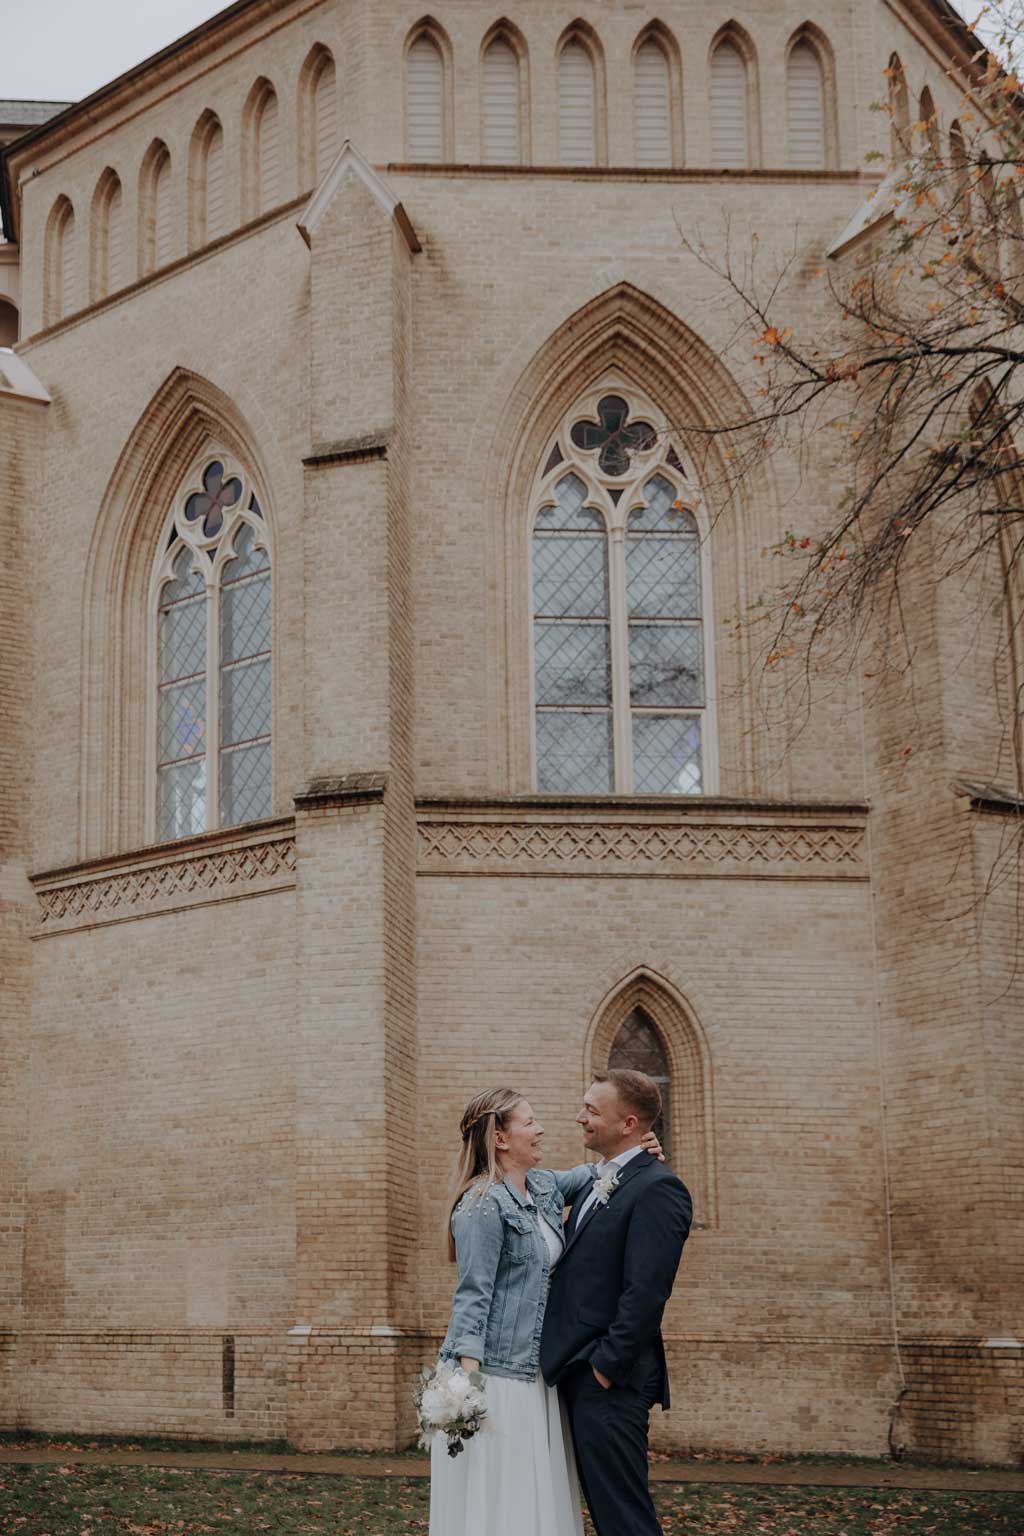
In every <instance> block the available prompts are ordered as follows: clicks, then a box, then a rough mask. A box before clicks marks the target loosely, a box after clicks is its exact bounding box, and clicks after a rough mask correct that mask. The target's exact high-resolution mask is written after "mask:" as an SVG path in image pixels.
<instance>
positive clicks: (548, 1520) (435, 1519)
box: [430, 1374, 583, 1536]
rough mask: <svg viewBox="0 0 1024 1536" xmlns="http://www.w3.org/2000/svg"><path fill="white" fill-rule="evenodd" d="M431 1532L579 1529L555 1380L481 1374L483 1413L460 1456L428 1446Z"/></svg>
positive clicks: (478, 1534)
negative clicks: (551, 1382) (547, 1382)
mask: <svg viewBox="0 0 1024 1536" xmlns="http://www.w3.org/2000/svg"><path fill="white" fill-rule="evenodd" d="M430 1536H583V1516H582V1513H581V1511H580V1490H579V1481H578V1479H577V1476H576V1462H575V1459H574V1457H573V1451H572V1435H571V1431H570V1429H569V1420H568V1416H567V1414H566V1412H565V1409H564V1408H563V1407H562V1405H561V1403H560V1401H559V1397H558V1388H557V1387H548V1386H545V1384H544V1378H543V1377H542V1376H541V1375H540V1374H538V1375H537V1376H536V1377H535V1378H534V1380H533V1381H514V1380H512V1379H511V1378H509V1377H506V1376H488V1377H487V1418H486V1420H485V1421H484V1426H483V1428H482V1429H481V1430H480V1431H479V1433H478V1434H476V1435H474V1436H473V1438H472V1440H470V1441H468V1442H467V1444H466V1445H465V1447H464V1449H463V1450H462V1451H461V1452H460V1454H459V1455H458V1456H449V1455H448V1441H447V1438H446V1436H445V1435H444V1434H443V1433H440V1432H439V1433H438V1434H436V1435H435V1436H434V1439H433V1443H432V1444H431V1447H430Z"/></svg>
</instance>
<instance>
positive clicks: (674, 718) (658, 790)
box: [633, 712, 703, 795]
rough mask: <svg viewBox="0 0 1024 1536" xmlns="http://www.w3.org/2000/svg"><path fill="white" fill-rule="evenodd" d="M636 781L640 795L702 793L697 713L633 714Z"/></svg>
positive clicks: (699, 730)
mask: <svg viewBox="0 0 1024 1536" xmlns="http://www.w3.org/2000/svg"><path fill="white" fill-rule="evenodd" d="M633 784H634V788H635V790H636V792H637V794H640V795H699V794H701V793H702V785H703V772H702V766H701V725H700V717H699V716H697V715H648V714H642V713H639V712H635V713H634V715H633Z"/></svg>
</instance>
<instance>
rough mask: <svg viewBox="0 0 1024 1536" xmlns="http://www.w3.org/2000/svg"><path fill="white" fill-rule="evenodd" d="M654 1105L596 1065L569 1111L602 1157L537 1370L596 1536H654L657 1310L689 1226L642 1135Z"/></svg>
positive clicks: (575, 1226)
mask: <svg viewBox="0 0 1024 1536" xmlns="http://www.w3.org/2000/svg"><path fill="white" fill-rule="evenodd" d="M660 1112H661V1094H660V1093H659V1092H658V1086H657V1084H656V1083H654V1082H652V1081H651V1079H650V1078H649V1077H646V1076H645V1075H644V1073H642V1072H625V1071H610V1072H599V1073H598V1074H597V1075H596V1077H595V1080H594V1083H593V1085H592V1086H591V1087H590V1088H589V1089H588V1091H587V1095H586V1098H585V1099H584V1101H583V1108H582V1109H581V1110H580V1112H579V1114H578V1115H577V1116H576V1121H577V1124H578V1125H580V1126H582V1127H583V1141H584V1144H585V1145H586V1146H587V1147H588V1148H589V1149H590V1150H591V1151H593V1152H599V1153H600V1154H601V1158H602V1161H601V1162H600V1164H599V1165H598V1168H597V1171H596V1176H595V1179H594V1183H593V1184H592V1185H590V1186H589V1187H588V1188H586V1189H584V1190H583V1192H582V1193H581V1194H580V1195H578V1196H577V1198H576V1200H575V1202H574V1203H573V1207H572V1210H571V1212H570V1214H569V1220H568V1222H567V1224H566V1229H565V1237H566V1242H565V1250H564V1252H563V1254H562V1257H561V1259H560V1261H559V1263H558V1267H557V1269H556V1270H555V1272H554V1276H553V1278H552V1282H551V1293H550V1295H549V1297H548V1304H547V1312H546V1314H545V1318H544V1332H543V1335H542V1336H541V1346H540V1365H541V1370H542V1371H543V1373H544V1380H545V1381H546V1382H547V1384H548V1386H554V1384H555V1383H556V1382H557V1383H558V1386H559V1390H560V1391H561V1394H562V1398H563V1401H564V1402H565V1404H566V1407H567V1408H568V1411H569V1419H570V1422H571V1424H572V1437H573V1444H574V1446H575V1448H576V1461H577V1465H578V1468H579V1474H580V1483H581V1484H582V1487H583V1493H584V1496H585V1497H586V1500H587V1504H588V1506H589V1508H590V1514H591V1517H592V1519H593V1521H594V1525H595V1526H596V1528H597V1533H598V1536H661V1526H660V1525H659V1524H658V1517H657V1515H656V1514H655V1512H654V1505H653V1503H652V1501H651V1495H650V1492H649V1490H648V1487H647V1419H648V1414H649V1413H650V1410H651V1408H652V1407H653V1405H654V1404H655V1403H660V1404H661V1406H662V1407H663V1408H667V1407H668V1404H669V1396H668V1371H667V1369H666V1365H665V1346H664V1344H663V1342H662V1338H661V1316H662V1313H663V1312H664V1310H665V1303H666V1301H667V1300H668V1298H669V1296H670V1295H671V1293H672V1284H673V1281H674V1280H675V1277H676V1270H677V1269H678V1268H679V1259H680V1256H681V1254H682V1251H683V1244H684V1243H685V1242H686V1237H687V1233H688V1232H689V1230H690V1217H691V1214H692V1209H693V1207H692V1202H691V1200H690V1195H689V1192H688V1190H687V1189H686V1186H685V1185H684V1184H682V1183H681V1182H680V1180H679V1179H677V1178H676V1176H675V1174H673V1173H669V1171H668V1169H667V1168H666V1167H665V1166H664V1165H663V1164H662V1163H660V1162H658V1161H657V1160H656V1159H655V1158H653V1157H651V1156H650V1154H649V1153H647V1152H643V1151H641V1148H640V1140H641V1138H642V1136H643V1134H644V1132H645V1131H648V1130H650V1128H651V1126H652V1125H653V1124H654V1122H655V1120H656V1119H657V1118H658V1115H659V1114H660Z"/></svg>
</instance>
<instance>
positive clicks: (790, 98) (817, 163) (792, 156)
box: [786, 38, 826, 171]
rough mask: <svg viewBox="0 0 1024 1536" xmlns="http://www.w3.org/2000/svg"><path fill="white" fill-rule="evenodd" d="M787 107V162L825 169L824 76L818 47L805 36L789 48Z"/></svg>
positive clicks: (814, 169) (814, 168)
mask: <svg viewBox="0 0 1024 1536" xmlns="http://www.w3.org/2000/svg"><path fill="white" fill-rule="evenodd" d="M786 109H787V127H788V137H789V163H790V165H791V166H793V167H794V168H795V169H797V170H802V171H820V170H824V168H825V163H826V149H825V80H824V75H823V72H822V67H821V59H820V57H819V56H818V52H817V49H816V48H814V47H813V45H812V44H811V43H810V42H808V40H807V39H806V38H800V39H799V41H798V42H796V43H794V45H793V47H792V48H791V49H790V50H789V58H788V59H787V61H786Z"/></svg>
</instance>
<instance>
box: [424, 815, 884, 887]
mask: <svg viewBox="0 0 1024 1536" xmlns="http://www.w3.org/2000/svg"><path fill="white" fill-rule="evenodd" d="M418 833H419V835H418V845H419V857H418V863H419V872H420V873H421V874H426V875H434V874H444V875H455V874H458V875H474V874H479V875H493V874H509V875H560V874H572V875H579V874H582V873H587V874H594V875H630V876H633V875H637V876H639V875H662V876H677V877H682V878H688V877H689V878H692V877H707V876H711V877H721V876H729V877H733V878H738V879H751V878H756V879H801V878H803V879H808V878H810V879H819V880H820V879H826V880H864V879H866V878H867V868H866V863H865V846H864V845H865V811H864V808H853V809H851V808H850V807H841V808H840V807H836V808H833V809H831V811H830V810H829V809H828V808H822V807H814V808H808V807H803V806H797V805H794V806H791V807H786V808H771V810H770V812H769V813H768V814H757V813H756V812H753V811H752V808H751V806H750V805H749V804H747V803H745V802H738V803H737V804H736V805H735V806H732V807H730V806H729V805H728V804H724V803H723V804H722V805H721V806H720V807H717V806H716V807H715V808H714V809H704V808H701V809H699V810H698V809H696V808H694V807H686V808H681V807H665V806H664V805H662V806H658V807H657V808H647V809H644V808H642V807H641V806H640V805H638V803H637V802H636V801H632V802H630V803H629V805H628V808H622V806H621V804H620V803H616V802H612V801H609V802H606V803H605V802H602V805H601V806H600V807H599V808H597V809H595V808H593V806H588V805H587V804H586V803H585V802H580V803H579V805H578V807H573V808H572V809H570V807H569V802H556V804H555V805H554V806H552V807H550V808H549V807H548V806H546V805H545V804H544V802H543V801H542V800H540V799H534V800H532V801H525V802H518V801H516V800H509V801H507V802H505V803H504V804H503V805H502V804H499V803H497V802H488V803H487V804H486V805H485V804H482V803H481V804H480V805H473V804H472V803H471V802H448V803H447V804H446V805H445V807H444V808H443V809H442V808H441V806H440V804H437V805H436V806H435V804H432V803H429V802H421V804H420V806H419V809H418Z"/></svg>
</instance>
